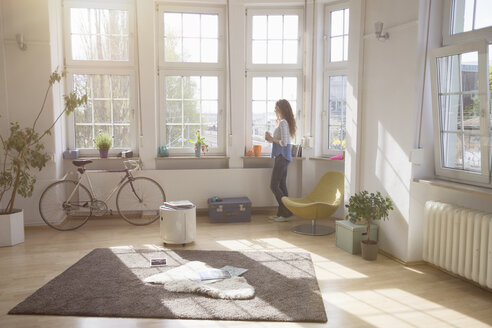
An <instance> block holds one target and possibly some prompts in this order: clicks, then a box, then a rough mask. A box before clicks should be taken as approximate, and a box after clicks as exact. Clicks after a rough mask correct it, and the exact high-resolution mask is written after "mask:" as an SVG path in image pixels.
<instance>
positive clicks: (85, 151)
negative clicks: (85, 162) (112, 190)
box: [65, 68, 138, 156]
mask: <svg viewBox="0 0 492 328" xmlns="http://www.w3.org/2000/svg"><path fill="white" fill-rule="evenodd" d="M73 74H81V75H86V74H87V75H129V76H130V94H129V96H130V106H129V107H130V111H131V112H132V119H133V121H132V122H130V133H131V134H132V136H131V137H130V140H131V142H132V143H131V145H130V148H131V149H132V150H134V151H135V150H136V149H138V147H137V140H136V139H137V138H136V135H137V117H136V110H135V109H136V108H137V107H136V102H137V101H136V80H135V75H136V74H135V72H134V71H133V70H122V69H118V70H115V69H104V70H101V69H97V70H96V69H91V68H75V69H70V71H67V75H66V77H65V78H66V82H67V87H68V88H70V89H71V88H72V87H73V77H72V75H73ZM67 123H68V126H69V129H68V132H69V133H68V145H69V147H70V148H71V149H74V148H76V147H75V115H74V114H73V113H72V114H71V115H69V116H68V117H67ZM94 138H95V136H94ZM79 149H80V152H81V154H82V155H84V156H96V155H97V156H99V151H98V150H97V149H96V148H93V149H90V148H79ZM125 149H128V147H111V149H110V150H109V155H110V156H115V155H117V154H118V153H119V152H120V151H122V150H125ZM135 155H137V153H135Z"/></svg>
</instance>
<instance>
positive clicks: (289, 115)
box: [275, 99, 297, 138]
mask: <svg viewBox="0 0 492 328" xmlns="http://www.w3.org/2000/svg"><path fill="white" fill-rule="evenodd" d="M275 106H276V107H278V109H279V111H280V114H282V118H283V119H284V120H286V121H287V123H288V124H289V133H290V136H291V137H292V138H293V137H294V136H295V134H296V129H297V126H296V119H295V118H294V113H293V112H292V107H290V103H289V102H288V101H287V100H285V99H280V100H279V101H277V103H276V104H275Z"/></svg>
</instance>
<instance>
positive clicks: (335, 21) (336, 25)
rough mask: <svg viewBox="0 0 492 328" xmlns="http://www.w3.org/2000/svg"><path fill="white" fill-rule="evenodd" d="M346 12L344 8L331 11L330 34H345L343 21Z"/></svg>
mask: <svg viewBox="0 0 492 328" xmlns="http://www.w3.org/2000/svg"><path fill="white" fill-rule="evenodd" d="M343 18H344V13H343V10H337V11H332V12H331V19H330V21H331V26H330V32H331V33H330V34H331V36H340V35H343V28H344V26H345V25H344V23H343Z"/></svg>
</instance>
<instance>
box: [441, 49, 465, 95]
mask: <svg viewBox="0 0 492 328" xmlns="http://www.w3.org/2000/svg"><path fill="white" fill-rule="evenodd" d="M437 70H438V77H439V92H440V93H450V92H459V91H460V76H459V72H460V68H459V61H458V56H457V55H456V56H447V57H441V58H438V59H437Z"/></svg>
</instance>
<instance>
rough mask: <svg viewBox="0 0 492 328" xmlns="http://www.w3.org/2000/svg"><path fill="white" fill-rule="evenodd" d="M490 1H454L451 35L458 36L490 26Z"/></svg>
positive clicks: (491, 18) (491, 8) (491, 9)
mask: <svg viewBox="0 0 492 328" xmlns="http://www.w3.org/2000/svg"><path fill="white" fill-rule="evenodd" d="M490 13H492V2H491V1H490V0H454V1H453V11H452V14H453V15H452V19H453V21H452V24H451V29H452V31H451V33H452V34H458V33H463V32H469V31H474V30H478V29H481V28H485V27H489V26H492V15H491V14H490Z"/></svg>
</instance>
